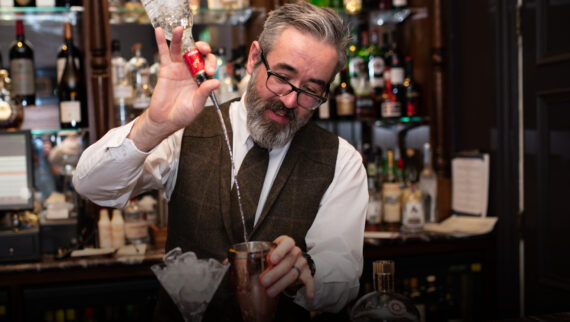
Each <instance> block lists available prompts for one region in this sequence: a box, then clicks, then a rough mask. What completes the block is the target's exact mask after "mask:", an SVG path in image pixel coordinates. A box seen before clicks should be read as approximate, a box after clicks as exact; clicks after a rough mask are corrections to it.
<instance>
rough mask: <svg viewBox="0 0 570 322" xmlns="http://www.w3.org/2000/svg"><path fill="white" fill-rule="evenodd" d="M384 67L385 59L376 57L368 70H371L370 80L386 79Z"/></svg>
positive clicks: (369, 64) (371, 61)
mask: <svg viewBox="0 0 570 322" xmlns="http://www.w3.org/2000/svg"><path fill="white" fill-rule="evenodd" d="M384 67H386V64H385V62H384V58H382V57H374V58H372V59H371V60H370V62H369V63H368V69H369V70H370V74H371V75H370V78H371V79H372V78H383V77H384Z"/></svg>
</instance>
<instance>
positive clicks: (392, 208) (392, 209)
mask: <svg viewBox="0 0 570 322" xmlns="http://www.w3.org/2000/svg"><path fill="white" fill-rule="evenodd" d="M400 195H401V192H400V185H399V184H398V183H392V182H388V183H384V184H383V185H382V197H383V199H384V200H383V202H382V203H383V206H384V221H385V222H387V223H397V222H400V218H401V215H400Z"/></svg>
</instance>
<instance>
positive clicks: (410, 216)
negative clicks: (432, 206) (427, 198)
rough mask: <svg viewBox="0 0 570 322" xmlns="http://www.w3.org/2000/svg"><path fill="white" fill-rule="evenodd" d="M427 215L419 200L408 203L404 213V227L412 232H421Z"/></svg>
mask: <svg viewBox="0 0 570 322" xmlns="http://www.w3.org/2000/svg"><path fill="white" fill-rule="evenodd" d="M424 220H425V215H424V211H423V207H422V204H421V202H420V201H419V200H410V201H408V202H407V203H406V204H405V206H404V209H403V212H402V225H403V226H404V227H405V228H408V229H410V230H420V229H421V228H422V227H423V226H424Z"/></svg>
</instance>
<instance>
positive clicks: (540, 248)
mask: <svg viewBox="0 0 570 322" xmlns="http://www.w3.org/2000/svg"><path fill="white" fill-rule="evenodd" d="M569 13H570V1H561V0H559V1H553V0H550V1H548V0H537V1H530V0H529V1H526V2H525V3H524V7H523V11H522V35H523V72H524V74H523V93H524V99H523V103H524V139H525V141H524V151H525V154H524V207H525V216H524V236H525V307H524V309H525V313H526V314H528V315H537V314H545V313H553V312H561V311H565V312H568V311H569V310H570V262H569V261H568V250H567V249H568V247H567V246H568V245H570V234H568V227H570V216H568V213H569V211H568V202H567V199H568V196H567V195H568V180H570V122H568V120H569V119H570V79H569V78H568V73H569V72H570V38H569V37H568V30H569V29H570V28H569V26H570V19H568V17H569Z"/></svg>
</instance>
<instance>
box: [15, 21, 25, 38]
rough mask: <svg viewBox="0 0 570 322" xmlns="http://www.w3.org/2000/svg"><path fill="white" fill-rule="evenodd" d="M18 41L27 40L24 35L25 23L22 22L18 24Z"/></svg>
mask: <svg viewBox="0 0 570 322" xmlns="http://www.w3.org/2000/svg"><path fill="white" fill-rule="evenodd" d="M16 39H17V40H20V41H24V39H26V38H25V35H24V23H23V22H22V21H20V20H19V21H17V22H16Z"/></svg>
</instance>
